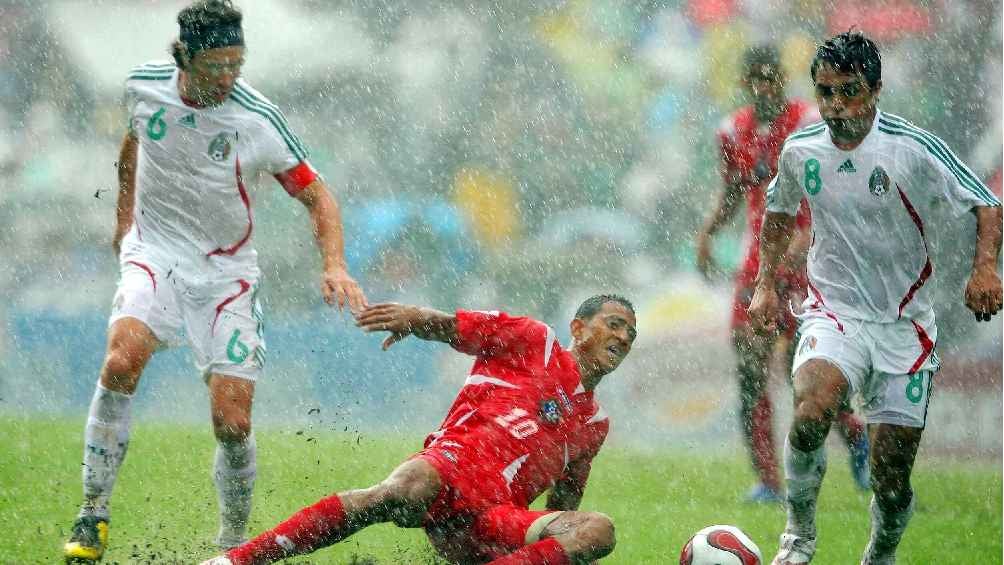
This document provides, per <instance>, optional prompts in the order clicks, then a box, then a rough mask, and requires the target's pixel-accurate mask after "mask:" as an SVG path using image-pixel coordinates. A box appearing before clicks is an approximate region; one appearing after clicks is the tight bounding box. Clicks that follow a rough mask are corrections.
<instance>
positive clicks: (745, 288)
mask: <svg viewBox="0 0 1004 565" xmlns="http://www.w3.org/2000/svg"><path fill="white" fill-rule="evenodd" d="M756 274H757V269H756V268H755V267H754V268H749V266H748V265H747V266H746V268H744V269H742V270H741V271H739V272H738V273H737V274H736V292H735V294H734V295H733V297H732V329H734V330H736V329H740V328H746V327H748V326H749V325H750V316H749V313H748V310H749V307H750V302H752V301H753V290H754V288H755V287H756ZM808 286H809V285H808V281H807V280H806V278H805V275H804V274H801V273H800V274H792V273H791V272H790V271H788V272H782V271H779V272H778V274H777V289H778V297H779V298H780V303H779V304H778V306H779V308H778V313H777V328H778V330H779V331H780V332H781V335H784V336H786V337H787V338H788V339H791V338H793V337H795V330H797V329H798V319H797V318H795V316H793V315H792V313H791V308H790V307H789V304H791V305H794V306H795V307H798V305H800V304H801V303H802V301H804V300H805V296H806V294H807V293H808Z"/></svg>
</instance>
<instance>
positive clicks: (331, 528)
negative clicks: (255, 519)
mask: <svg viewBox="0 0 1004 565" xmlns="http://www.w3.org/2000/svg"><path fill="white" fill-rule="evenodd" d="M346 530H347V528H346V527H345V509H344V508H343V507H342V501H341V500H339V499H338V495H333V496H329V497H327V498H322V499H321V500H320V501H318V502H317V503H316V504H314V505H313V506H308V507H306V508H304V509H302V510H300V511H299V512H297V513H296V514H293V515H292V516H290V517H289V518H287V519H286V521H285V522H283V523H281V524H279V525H278V526H276V527H274V528H272V529H271V530H269V531H267V532H265V533H263V534H261V535H259V536H258V537H256V538H254V539H253V540H251V541H249V542H247V543H245V544H244V545H242V546H240V547H236V548H234V549H231V550H230V551H228V552H227V557H229V558H230V560H231V561H233V562H234V565H259V564H261V563H272V562H273V561H278V560H280V559H283V558H285V557H289V556H291V555H300V554H303V553H310V552H312V551H316V550H318V549H321V548H322V547H327V546H329V545H331V544H333V543H336V542H338V541H341V540H342V539H344V538H345V537H346V536H347V535H348V534H349V533H351V532H347V531H346Z"/></svg>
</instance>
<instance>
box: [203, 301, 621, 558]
mask: <svg viewBox="0 0 1004 565" xmlns="http://www.w3.org/2000/svg"><path fill="white" fill-rule="evenodd" d="M635 323H636V322H635V314H634V308H633V306H632V305H631V303H630V302H628V301H627V300H626V299H624V298H622V297H620V296H616V295H598V296H594V297H592V298H590V299H588V300H586V301H585V302H584V303H583V304H582V305H581V306H580V307H579V309H578V311H577V312H576V315H575V318H574V319H573V320H572V321H571V324H570V328H571V333H572V338H573V341H572V345H571V348H570V349H567V350H566V349H563V348H562V347H561V345H560V344H559V343H558V342H557V340H556V339H555V334H554V330H552V329H551V328H550V327H548V326H547V325H545V324H543V323H541V322H538V321H536V320H533V319H531V318H523V317H513V316H509V315H507V314H505V313H504V312H495V311H493V312H472V311H464V310H459V311H457V312H456V314H455V315H451V314H446V313H444V312H439V311H436V310H432V309H428V308H418V307H414V306H404V305H400V304H379V305H376V306H372V307H369V308H367V309H366V310H364V311H363V312H362V313H361V314H360V315H359V318H358V324H359V326H360V327H362V329H363V330H365V331H367V332H373V331H388V332H390V333H391V335H390V336H389V337H388V338H387V339H386V340H385V341H384V348H385V349H386V348H387V347H389V346H390V345H392V344H393V343H395V342H396V341H399V340H401V339H403V338H404V337H406V336H408V335H414V336H416V337H419V338H421V339H426V340H435V341H442V342H444V343H449V344H450V345H451V346H453V347H454V348H455V349H456V350H458V351H460V352H462V353H467V354H469V355H473V356H474V357H475V358H476V359H475V362H474V366H473V367H472V369H471V373H470V376H468V377H467V380H466V382H465V383H464V386H463V388H461V390H460V393H459V394H458V395H457V398H456V400H455V401H454V403H453V406H452V407H451V408H450V411H449V413H448V414H447V416H446V419H445V420H444V421H443V424H442V426H441V428H440V429H439V430H438V431H436V432H434V433H432V434H430V435H429V436H428V437H427V438H426V440H425V448H424V449H423V450H422V451H420V452H418V453H417V454H415V455H414V456H413V457H411V458H410V459H409V460H407V461H405V462H404V463H403V464H401V465H400V466H398V468H397V469H395V470H394V471H393V472H392V473H391V474H390V476H389V477H387V479H385V480H384V481H382V482H380V483H379V484H377V485H374V486H372V487H370V488H367V489H362V490H353V491H345V492H341V493H338V494H336V495H333V496H330V497H328V498H325V499H322V500H321V501H319V502H317V503H316V504H314V505H313V506H309V507H307V508H304V509H302V510H300V511H299V512H297V513H296V514H294V515H293V516H291V517H290V518H288V519H287V520H286V521H284V522H282V523H281V524H279V525H278V526H276V527H275V528H273V529H271V530H269V531H267V532H265V533H263V534H261V535H259V536H258V537H257V538H255V539H253V540H251V541H250V542H248V543H246V544H244V545H242V546H239V547H237V548H234V549H232V550H230V551H229V552H227V553H226V554H225V555H223V556H220V557H217V558H214V559H212V560H210V561H207V562H206V564H207V565H248V564H255V565H257V564H261V563H271V562H273V561H277V560H280V559H283V558H286V557H290V556H293V555H300V554H304V553H310V552H313V551H316V550H318V549H321V548H323V547H326V546H328V545H331V544H334V543H337V542H339V541H342V540H344V539H345V538H347V537H348V536H350V535H351V534H353V533H355V532H357V531H359V530H361V529H363V528H365V527H367V526H370V525H372V524H377V523H381V522H394V523H395V524H397V525H398V526H401V527H423V528H425V530H426V533H427V535H428V537H429V541H430V542H431V543H432V544H433V546H434V547H435V548H436V550H437V551H438V552H439V553H440V555H442V556H443V557H445V558H446V559H447V560H449V561H450V562H451V563H493V564H495V565H515V564H520V565H532V564H548V565H560V564H571V563H589V562H592V561H594V560H596V559H599V558H601V557H604V556H606V555H608V554H609V553H610V552H612V551H613V548H614V528H613V523H612V522H611V520H610V518H608V517H607V516H605V515H603V514H600V513H598V512H581V511H578V510H577V509H578V506H579V502H580V500H581V499H582V494H583V491H584V489H585V486H586V480H587V478H588V476H589V471H590V467H591V463H592V459H593V457H594V456H595V455H596V454H597V453H598V452H599V449H600V446H601V445H602V444H603V440H604V439H605V438H606V435H607V430H608V421H607V417H606V414H605V413H604V411H603V409H602V408H600V406H599V404H598V403H597V402H596V400H595V399H594V398H593V389H594V388H595V387H596V385H597V384H599V382H600V380H601V379H602V378H603V377H604V376H605V375H607V374H609V373H610V372H612V371H613V370H614V369H616V368H617V366H618V365H619V364H620V363H621V361H622V360H623V359H624V357H625V356H627V354H628V353H629V352H630V350H631V345H632V343H633V342H634V338H635V335H636V330H635ZM547 490H550V494H549V495H548V498H547V509H546V510H539V511H538V510H530V509H529V505H530V503H531V502H533V501H534V500H535V499H536V498H537V497H538V496H540V495H541V494H543V493H544V492H545V491H547Z"/></svg>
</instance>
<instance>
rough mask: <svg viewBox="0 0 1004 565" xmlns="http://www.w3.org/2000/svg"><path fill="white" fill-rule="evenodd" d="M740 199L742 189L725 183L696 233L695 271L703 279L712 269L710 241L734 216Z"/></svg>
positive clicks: (732, 183)
mask: <svg viewBox="0 0 1004 565" xmlns="http://www.w3.org/2000/svg"><path fill="white" fill-rule="evenodd" d="M741 199H742V188H741V187H740V185H739V183H738V182H726V183H725V186H724V188H722V191H721V193H719V195H718V202H717V203H716V204H715V209H714V210H712V211H711V214H710V215H709V216H708V219H707V220H705V222H704V226H703V227H702V228H701V231H699V232H698V233H697V241H696V247H697V250H696V251H697V270H698V271H700V273H701V275H703V276H704V277H705V278H709V275H710V273H711V270H712V269H713V268H714V261H713V260H712V258H711V241H712V240H713V239H714V237H715V234H716V233H718V230H719V229H721V227H722V226H723V225H725V223H726V222H728V221H730V220H731V219H732V217H733V216H735V214H736V210H738V209H739V203H740V202H741Z"/></svg>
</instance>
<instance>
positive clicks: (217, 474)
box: [208, 374, 257, 549]
mask: <svg viewBox="0 0 1004 565" xmlns="http://www.w3.org/2000/svg"><path fill="white" fill-rule="evenodd" d="M208 386H209V397H210V406H211V408H210V409H211V414H212V422H213V432H214V433H215V435H216V440H217V445H216V454H215V458H214V463H213V483H214V484H215V485H216V493H217V497H218V500H219V508H220V529H219V533H218V534H217V536H216V545H218V546H219V547H221V548H223V549H230V548H232V547H236V546H238V545H240V544H242V543H244V542H245V541H247V538H246V536H245V532H246V530H247V522H248V517H249V516H250V515H251V501H252V493H253V492H254V481H255V476H256V474H257V456H256V453H257V449H256V443H255V438H254V434H253V433H252V432H251V406H252V403H253V401H254V382H253V381H251V380H248V379H244V378H240V377H235V376H229V375H221V374H212V375H210V377H209V379H208Z"/></svg>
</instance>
